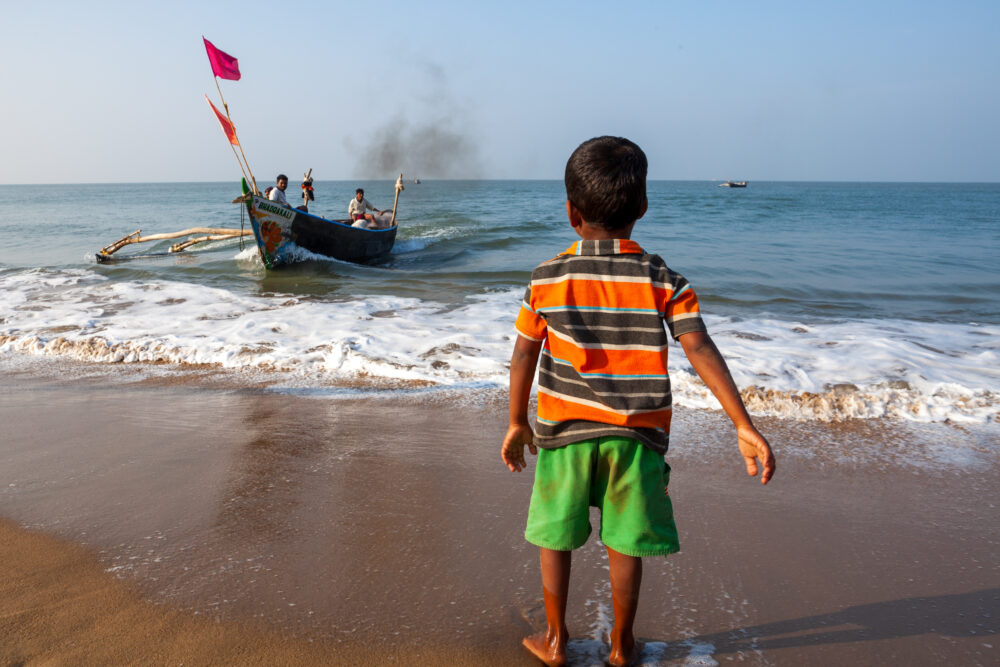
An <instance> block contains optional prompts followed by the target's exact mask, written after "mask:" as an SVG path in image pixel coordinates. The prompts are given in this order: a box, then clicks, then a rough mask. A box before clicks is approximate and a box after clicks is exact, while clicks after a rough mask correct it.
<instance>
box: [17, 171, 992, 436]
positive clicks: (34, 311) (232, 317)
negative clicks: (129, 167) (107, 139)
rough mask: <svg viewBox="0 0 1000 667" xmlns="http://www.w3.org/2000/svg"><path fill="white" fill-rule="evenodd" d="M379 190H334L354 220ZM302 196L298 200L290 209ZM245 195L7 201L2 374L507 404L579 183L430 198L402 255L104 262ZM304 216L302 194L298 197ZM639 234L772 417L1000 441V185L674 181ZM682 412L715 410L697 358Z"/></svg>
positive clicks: (112, 189)
mask: <svg viewBox="0 0 1000 667" xmlns="http://www.w3.org/2000/svg"><path fill="white" fill-rule="evenodd" d="M359 185H360V186H362V187H364V188H365V189H366V192H367V196H368V198H369V199H370V200H371V201H372V202H373V203H374V204H375V205H376V206H379V207H381V208H389V207H391V205H392V193H393V189H392V183H391V182H390V181H371V182H317V183H316V184H315V188H316V202H314V204H313V206H312V210H313V211H314V212H317V213H319V214H320V215H327V216H329V217H343V216H344V215H345V214H346V209H347V203H348V201H349V199H350V198H351V196H352V194H353V191H354V188H355V187H357V186H359ZM290 192H291V190H290ZM238 194H239V188H238V185H237V184H236V183H235V182H234V183H185V184H129V185H45V186H0V362H3V360H4V359H6V360H7V361H11V360H17V363H19V364H23V363H25V360H27V363H29V364H30V363H31V360H32V359H37V360H42V359H44V360H45V362H46V363H51V362H52V361H53V360H64V361H65V362H67V363H68V364H72V363H76V362H78V361H83V362H87V363H88V364H89V366H88V367H89V368H93V367H95V366H96V367H103V366H105V365H106V366H107V368H108V369H112V368H115V367H116V366H117V365H118V364H134V365H135V367H136V368H148V369H150V372H154V370H155V369H163V368H165V367H166V368H170V369H172V370H174V371H177V370H179V371H181V372H183V370H184V369H186V368H192V369H194V368H197V369H204V368H205V365H209V366H210V367H213V368H218V369H220V370H222V371H224V372H227V373H230V374H231V376H232V377H234V378H236V379H237V381H239V378H241V377H246V378H247V380H248V381H251V380H252V381H253V382H259V381H261V380H262V379H263V380H264V381H265V382H267V383H268V384H270V385H271V386H273V387H274V388H276V389H277V390H279V391H298V392H301V391H305V392H316V393H321V394H322V393H324V392H326V393H330V394H338V393H343V392H359V391H361V392H364V391H385V390H397V391H398V390H407V391H435V390H437V389H449V390H456V389H457V390H460V391H463V392H467V393H475V391H476V390H480V389H486V390H489V389H493V388H497V387H503V386H504V385H505V384H506V382H507V377H506V363H507V361H508V359H509V356H510V351H511V348H512V345H513V340H514V335H515V334H514V329H513V322H514V318H515V316H516V313H517V310H518V304H519V303H520V300H521V297H522V295H523V293H524V288H525V285H526V284H527V280H528V278H529V275H530V272H531V269H532V268H533V267H534V266H535V265H537V264H538V263H539V262H542V261H544V260H546V259H548V258H550V257H552V256H554V255H555V254H557V253H558V252H560V251H562V250H564V249H565V248H567V247H568V246H569V245H570V244H571V243H572V242H573V241H574V240H575V238H576V237H575V234H574V232H573V231H572V229H571V228H570V226H569V224H568V222H567V221H566V215H565V209H564V201H565V192H564V190H563V188H562V184H561V182H559V181H425V182H423V183H421V184H407V185H406V190H405V191H404V192H403V193H402V195H401V197H400V202H399V215H398V219H399V235H398V237H397V241H396V246H395V248H394V250H393V253H392V254H391V256H389V257H388V258H386V259H385V261H382V262H381V263H378V264H375V265H365V266H361V265H354V264H349V263H345V262H339V261H336V260H330V259H326V258H323V257H318V256H314V255H311V254H310V253H308V252H306V251H302V253H301V261H300V262H298V263H296V264H294V265H292V266H289V267H285V268H282V269H280V270H277V271H266V270H265V269H264V267H263V265H262V264H261V262H260V260H259V258H258V257H257V255H256V250H255V249H254V248H253V246H252V244H251V243H249V242H245V243H244V244H243V245H241V243H240V242H239V241H224V242H216V243H212V244H209V245H207V246H205V247H202V248H198V247H196V248H195V249H192V250H189V251H185V252H183V253H179V254H175V255H166V256H162V255H157V256H148V255H150V253H163V252H165V250H166V248H167V247H168V246H169V245H170V243H172V241H164V242H160V243H156V244H144V245H143V246H129V247H126V248H125V249H123V250H121V251H119V253H118V256H119V257H122V258H126V257H127V256H129V255H133V256H134V255H136V254H143V255H147V256H146V257H138V258H133V259H130V260H128V261H120V262H117V263H114V264H109V265H101V264H97V263H96V262H95V260H94V253H95V252H96V251H98V250H99V249H100V248H101V247H102V246H105V245H107V244H109V243H111V242H112V241H114V240H117V239H118V238H119V237H121V236H124V235H125V234H127V233H130V232H133V231H135V230H137V229H142V230H143V232H144V233H147V234H150V233H159V232H168V231H177V230H180V229H184V228H187V227H195V226H212V227H235V228H239V227H240V225H241V224H245V225H246V227H247V228H248V229H249V222H248V221H246V220H243V219H241V207H240V206H238V205H234V204H232V203H230V202H231V200H232V199H233V198H234V197H236V196H237V195H238ZM291 199H292V197H290V200H291ZM649 200H650V201H649V212H648V213H647V214H646V216H645V218H643V219H642V220H641V221H640V222H639V223H638V225H637V226H636V230H635V233H634V235H633V238H634V239H635V240H636V241H638V242H639V243H640V244H642V245H643V246H644V247H645V248H646V249H647V250H649V251H651V252H657V253H659V254H661V255H662V256H663V257H664V258H665V259H666V261H667V264H668V265H670V266H671V268H673V269H675V270H677V271H679V272H681V273H682V274H684V275H685V277H687V278H688V279H689V280H690V281H691V283H692V285H693V286H694V288H695V290H696V291H697V293H698V295H699V298H700V300H701V304H702V310H703V312H704V313H705V315H706V321H707V323H708V325H709V330H710V332H711V333H712V336H713V338H714V339H715V340H716V342H717V344H718V345H719V347H720V349H721V350H722V351H723V353H724V354H725V356H726V357H727V359H728V361H729V364H730V367H731V369H732V371H733V375H734V377H735V379H736V381H737V383H738V384H739V385H740V386H741V387H744V388H746V389H747V391H746V392H745V398H746V400H747V402H748V405H749V407H750V408H751V411H752V412H754V413H755V414H768V415H780V416H786V417H791V418H795V419H803V420H822V421H829V420H842V419H851V418H879V417H886V418H890V419H903V420H916V421H938V422H943V421H948V422H958V423H970V424H977V423H978V424H994V425H995V424H997V423H1000V336H998V334H1000V184H871V183H863V184H862V183H781V182H752V183H751V184H750V187H748V188H746V189H745V190H744V189H730V188H720V187H717V184H715V183H712V182H672V181H671V182H651V183H650V184H649ZM670 366H671V373H672V378H673V382H674V400H675V403H676V404H678V405H686V406H689V407H694V408H713V407H716V406H717V404H716V403H715V401H714V399H713V398H712V397H711V395H710V394H709V393H708V392H707V390H706V389H705V388H704V387H703V386H702V385H701V383H700V382H699V381H698V380H697V379H696V377H695V376H694V375H693V373H692V372H691V370H690V367H689V366H688V364H687V363H686V360H685V359H684V355H683V353H682V352H681V350H680V347H679V346H677V347H675V348H673V349H672V351H671V364H670Z"/></svg>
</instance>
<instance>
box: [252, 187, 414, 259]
mask: <svg viewBox="0 0 1000 667" xmlns="http://www.w3.org/2000/svg"><path fill="white" fill-rule="evenodd" d="M246 206H247V212H248V213H249V215H250V225H251V227H252V228H253V234H254V237H255V238H256V240H257V249H258V251H259V252H260V258H261V260H263V262H264V266H266V267H267V268H269V269H273V268H275V267H278V266H282V265H284V264H290V263H292V262H294V261H296V260H297V259H299V258H297V257H296V256H295V247H296V246H298V247H300V248H305V249H306V250H308V251H310V252H314V253H316V254H317V255H323V256H324V257H332V258H334V259H339V260H343V261H345V262H356V263H361V264H364V263H368V262H372V261H375V260H377V259H380V258H382V257H385V256H386V255H388V254H389V252H390V251H392V246H393V244H394V243H395V242H396V230H397V227H396V225H393V226H392V227H390V228H388V229H362V228H359V227H352V226H351V224H350V221H348V220H327V219H326V218H321V217H319V216H317V215H312V214H311V213H306V212H305V211H300V210H299V209H294V208H286V207H284V206H280V205H278V204H276V203H274V202H272V201H268V200H267V199H265V198H264V197H261V196H259V195H254V194H248V195H247V200H246Z"/></svg>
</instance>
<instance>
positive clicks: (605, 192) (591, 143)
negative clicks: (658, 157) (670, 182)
mask: <svg viewBox="0 0 1000 667" xmlns="http://www.w3.org/2000/svg"><path fill="white" fill-rule="evenodd" d="M647 168H648V164H647V162H646V154H645V153H643V152H642V149H641V148H639V147H638V146H637V145H635V144H634V143H632V142H631V141H629V140H628V139H625V138H623V137H595V138H593V139H589V140H587V141H585V142H583V143H582V144H580V145H579V146H578V147H577V149H576V150H575V151H573V154H572V155H570V156H569V161H567V162H566V198H567V199H569V201H570V202H571V203H572V204H573V206H575V207H576V209H577V210H578V211H580V214H581V215H583V219H584V220H586V221H587V222H589V223H591V224H594V225H599V226H601V227H604V228H605V229H621V228H622V227H625V226H627V225H629V224H631V223H633V222H635V221H636V220H638V219H639V216H640V215H641V214H642V204H643V202H644V201H645V200H646V171H647Z"/></svg>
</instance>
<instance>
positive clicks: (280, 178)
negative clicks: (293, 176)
mask: <svg viewBox="0 0 1000 667" xmlns="http://www.w3.org/2000/svg"><path fill="white" fill-rule="evenodd" d="M274 180H275V182H277V181H287V180H288V177H287V176H285V175H284V174H278V177H277V178H276V179H274Z"/></svg>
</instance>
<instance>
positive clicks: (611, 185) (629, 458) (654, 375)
mask: <svg viewBox="0 0 1000 667" xmlns="http://www.w3.org/2000/svg"><path fill="white" fill-rule="evenodd" d="M646 168H647V165H646V155H645V154H644V153H643V152H642V149H640V148H639V147H638V146H636V145H635V144H634V143H632V142H631V141H629V140H627V139H622V138H618V137H598V138H595V139H591V140H589V141H586V142H584V143H583V144H581V145H580V146H579V147H578V148H577V149H576V150H575V151H574V152H573V155H572V156H570V158H569V162H567V164H566V197H567V201H566V212H567V213H568V215H569V222H570V225H572V227H573V230H574V231H576V233H577V234H578V235H579V236H580V238H581V239H582V240H581V241H578V242H576V243H574V244H573V245H572V246H570V248H569V249H568V250H567V251H566V252H564V253H563V254H561V255H559V256H557V257H556V258H554V259H552V260H550V261H548V262H545V263H543V264H541V265H540V266H538V268H536V269H535V270H534V272H533V273H532V275H531V284H530V286H529V287H528V291H527V293H526V294H525V297H524V303H522V304H521V311H520V313H519V314H518V318H517V325H516V326H517V331H518V334H519V336H518V338H517V342H516V343H515V345H514V354H513V357H512V358H511V362H510V426H509V428H508V429H507V435H506V437H505V438H504V442H503V448H502V450H501V456H502V458H503V460H504V463H506V464H507V467H508V468H510V470H511V471H512V472H519V471H521V470H523V469H524V467H525V461H524V445H527V446H528V448H529V450H530V451H531V453H532V454H537V455H538V462H537V465H536V470H535V483H534V489H533V491H532V494H531V505H530V508H529V510H528V527H527V530H526V531H525V538H526V539H527V540H528V541H529V542H531V543H532V544H535V545H537V546H539V547H540V548H541V569H542V590H543V593H544V597H545V618H546V622H547V625H548V628H547V629H546V631H545V632H544V633H540V634H537V635H534V636H531V637H527V638H525V640H524V646H525V647H526V648H527V649H528V650H529V651H531V652H532V653H533V654H534V655H535V656H536V657H538V658H539V659H540V660H541V661H542V662H544V663H545V664H547V665H564V664H566V642H567V639H568V636H567V630H566V623H565V618H566V594H567V590H568V587H569V573H570V560H571V556H572V550H573V549H576V548H578V547H580V546H582V545H583V544H584V542H586V540H587V537H588V535H589V534H590V522H589V507H590V506H595V507H598V508H600V510H601V526H600V536H601V541H603V542H604V545H605V547H606V548H607V551H608V562H609V569H610V578H611V597H612V606H613V608H614V614H615V624H614V628H613V629H612V631H611V637H610V639H611V653H610V655H609V658H608V663H609V664H611V665H627V664H630V663H632V662H633V661H634V660H635V659H636V658H637V657H638V656H639V654H640V653H641V651H642V647H641V646H640V645H638V644H637V643H636V641H635V637H634V636H633V634H632V624H633V620H634V619H635V611H636V606H637V604H638V599H639V585H640V583H641V580H642V557H643V556H660V555H666V554H670V553H674V552H676V551H677V550H678V549H679V546H678V542H677V530H676V528H675V527H674V520H673V509H672V506H671V504H670V497H669V496H668V495H667V482H668V481H669V471H670V468H669V467H668V466H667V465H666V462H665V461H664V458H663V457H664V454H665V453H666V451H667V444H668V437H669V431H670V410H671V407H670V405H671V403H670V379H669V377H668V376H667V337H666V332H665V331H664V327H663V323H664V321H666V325H667V327H668V328H669V330H670V333H671V335H672V336H673V337H674V338H676V339H677V340H679V341H680V343H681V346H682V347H683V348H684V353H685V354H686V355H687V357H688V360H689V361H690V362H691V365H692V366H693V367H694V369H695V371H696V372H697V373H698V375H699V376H700V377H701V378H702V380H703V381H704V382H705V384H706V385H708V388H709V389H711V391H712V393H713V394H715V396H716V398H718V399H719V402H720V403H721V404H722V408H723V409H724V410H725V411H726V414H727V415H729V418H730V419H732V421H733V424H734V425H735V426H736V429H737V442H738V445H739V450H740V453H741V454H742V455H743V458H744V461H745V463H746V467H747V473H749V474H750V475H751V476H755V475H756V474H757V472H758V469H759V467H758V463H757V461H758V460H759V461H760V467H761V468H763V473H762V475H761V482H763V483H764V484H767V483H768V481H770V479H771V476H772V475H773V474H774V468H775V466H774V456H773V455H772V453H771V448H770V446H769V445H768V443H767V440H765V439H764V437H763V436H762V435H761V434H760V433H759V432H758V431H757V429H756V428H754V426H753V423H752V422H751V421H750V416H749V415H748V414H747V411H746V408H745V407H744V406H743V401H742V400H741V399H740V395H739V392H738V391H737V389H736V385H735V384H734V383H733V379H732V376H731V375H730V373H729V369H728V367H727V366H726V362H725V360H723V358H722V356H721V355H720V354H719V351H718V349H717V348H716V347H715V344H714V343H713V342H712V339H711V338H709V336H708V333H707V331H706V329H705V325H704V323H703V322H702V320H701V316H700V315H699V310H698V299H697V297H696V296H695V293H694V291H693V290H692V289H691V287H690V285H689V284H688V282H687V281H686V280H685V279H684V278H683V277H681V276H680V275H679V274H677V273H674V272H673V271H671V270H670V269H669V268H667V266H666V264H664V263H663V260H662V259H661V258H660V257H659V256H657V255H650V254H647V253H646V252H645V251H644V250H643V249H642V248H640V247H639V245H638V244H636V243H635V242H633V241H631V240H629V237H630V236H631V234H632V228H633V226H634V225H635V223H636V221H637V220H638V219H639V218H641V217H642V216H643V215H644V214H645V213H646V207H647V205H648V202H647V200H646ZM539 353H541V358H542V361H541V368H540V369H539V373H538V415H537V422H536V429H535V432H534V433H533V432H532V429H531V426H530V425H529V424H528V414H527V411H528V397H529V395H530V393H531V384H532V381H533V379H534V374H535V365H536V363H537V362H538V357H539ZM539 448H540V449H541V451H539Z"/></svg>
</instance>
